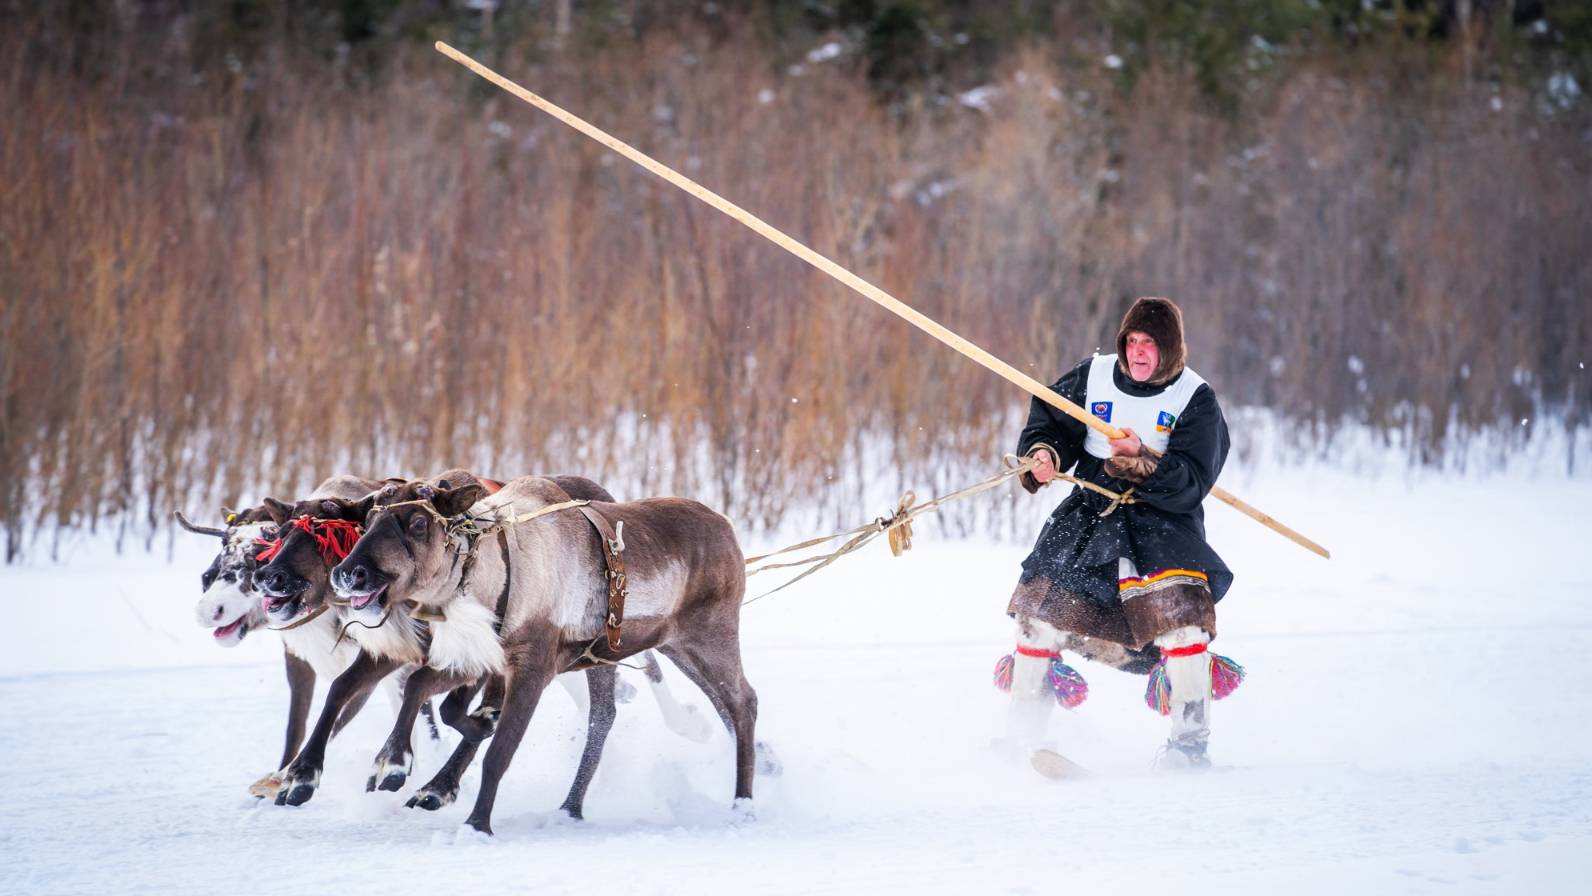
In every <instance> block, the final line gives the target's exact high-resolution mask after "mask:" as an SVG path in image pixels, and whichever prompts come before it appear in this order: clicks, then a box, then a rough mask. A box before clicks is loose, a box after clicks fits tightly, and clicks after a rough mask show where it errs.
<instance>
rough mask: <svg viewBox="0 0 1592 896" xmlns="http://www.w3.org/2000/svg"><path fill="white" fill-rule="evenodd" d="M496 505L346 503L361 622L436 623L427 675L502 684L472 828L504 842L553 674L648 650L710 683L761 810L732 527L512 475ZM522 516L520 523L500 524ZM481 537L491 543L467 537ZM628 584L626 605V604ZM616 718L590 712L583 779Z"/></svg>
mask: <svg viewBox="0 0 1592 896" xmlns="http://www.w3.org/2000/svg"><path fill="white" fill-rule="evenodd" d="M486 497H487V494H486V490H485V489H483V488H481V487H480V486H477V485H467V486H462V487H458V488H452V489H430V488H425V487H416V486H402V487H398V488H389V489H384V490H383V491H382V492H380V493H379V494H378V495H376V496H372V497H370V498H366V499H364V500H362V501H360V502H358V503H357V504H354V505H351V506H350V507H349V508H348V512H347V516H348V517H349V518H354V519H361V520H364V521H365V525H366V528H365V533H364V535H363V536H362V537H361V538H360V540H359V542H358V544H356V545H355V546H354V550H353V552H352V553H350V554H349V556H348V557H347V558H346V559H344V560H343V561H342V562H341V563H339V564H338V565H337V567H336V568H335V569H334V570H333V571H332V581H333V584H334V586H335V587H336V589H337V592H338V594H339V596H340V597H342V598H343V599H346V600H347V601H348V602H349V606H348V614H349V618H350V619H351V620H355V621H362V622H365V623H366V624H369V625H372V626H374V628H372V629H370V630H369V631H372V632H376V631H382V630H383V629H386V630H388V632H387V635H386V637H388V638H391V639H392V640H394V641H404V640H407V639H409V638H411V637H413V635H412V634H411V632H412V631H413V628H412V623H411V620H412V619H414V618H415V617H427V618H430V619H432V620H433V621H432V622H431V623H430V633H431V644H430V650H429V653H428V654H427V663H428V667H429V668H431V669H433V670H436V671H437V672H438V673H439V674H446V675H455V676H458V677H460V678H468V677H470V676H476V675H481V674H482V673H487V674H488V675H497V674H500V675H501V676H502V677H503V679H504V682H505V684H506V694H505V697H504V703H503V708H502V714H501V717H500V718H499V719H498V720H497V723H496V733H495V736H494V737H493V739H492V743H491V746H490V747H489V748H488V750H487V755H486V760H485V763H484V767H483V775H482V781H481V791H480V793H479V795H478V796H477V798H476V803H475V808H474V810H473V811H472V812H471V813H470V817H469V820H468V823H469V824H470V825H471V826H472V827H474V828H476V829H477V830H480V831H484V832H487V833H490V832H491V816H492V806H493V803H494V802H495V800H496V798H497V789H498V784H499V782H500V780H501V779H502V777H503V773H504V771H505V770H507V768H508V765H509V762H510V761H511V760H512V758H513V756H514V752H515V750H516V749H517V748H518V747H519V743H520V740H521V738H522V737H523V736H524V734H525V729H526V726H527V725H528V724H529V723H530V720H531V715H532V713H533V712H534V711H535V709H536V705H537V701H538V700H539V699H540V697H541V694H542V691H543V689H544V688H545V687H546V686H547V684H548V682H550V681H552V679H553V677H554V676H555V675H557V674H558V673H560V672H564V671H567V670H573V669H592V670H604V669H606V670H611V669H612V668H613V667H612V665H611V664H612V663H613V662H616V661H618V660H622V659H624V658H626V657H629V656H632V655H635V654H637V653H640V652H642V651H644V650H648V649H651V648H656V649H657V650H659V651H660V652H662V653H663V654H664V655H665V656H667V657H669V658H670V659H671V660H672V661H674V663H675V665H677V666H679V667H680V669H681V671H683V672H684V673H685V674H686V676H687V677H688V678H690V679H691V680H692V681H693V682H695V683H696V684H697V685H698V686H699V687H701V688H702V690H703V692H704V693H706V694H707V696H708V699H709V700H710V701H711V702H712V704H713V706H714V708H715V709H717V710H718V712H719V713H720V715H721V717H722V718H723V719H724V721H725V724H726V726H727V727H728V728H729V729H730V730H731V732H732V733H733V734H734V736H735V741H736V774H735V798H736V801H737V803H740V801H742V800H750V799H751V797H752V775H753V770H754V762H755V753H756V747H755V741H754V727H755V725H756V719H757V696H756V694H755V693H754V692H753V690H752V687H751V685H750V684H748V683H747V681H746V677H745V676H744V675H743V674H742V670H741V651H740V635H739V633H740V610H741V599H742V596H743V594H744V592H745V589H746V574H745V565H744V560H743V557H742V555H741V549H740V546H739V545H738V544H737V543H736V539H735V532H734V529H733V527H732V526H731V524H730V522H729V520H727V519H725V518H724V517H723V516H720V515H719V514H717V513H715V512H713V511H712V510H710V509H708V508H707V507H705V506H703V505H702V504H699V503H697V502H695V501H690V500H686V499H683V498H653V499H648V500H643V501H633V502H629V503H624V504H615V503H608V502H600V501H595V502H589V503H587V502H573V501H571V498H570V495H569V494H568V493H567V492H566V491H565V490H563V489H561V488H559V486H558V484H557V483H555V482H553V481H550V480H548V479H543V478H539V477H524V478H521V479H516V480H513V481H511V482H509V483H507V484H506V485H505V486H504V487H503V489H502V490H501V491H499V492H498V493H497V494H495V495H493V496H492V497H491V498H490V499H488V500H486V501H482V503H481V504H479V505H477V506H474V507H473V508H472V505H476V502H477V501H480V500H481V499H483V498H486ZM577 504H584V506H583V507H581V506H574V505H577ZM560 505H562V508H560ZM588 510H589V511H591V512H592V516H588V515H587V511H588ZM538 511H543V512H542V513H541V515H539V516H536V517H535V518H534V519H527V518H526V517H528V516H529V515H531V514H535V513H537V512H538ZM509 518H514V519H515V520H516V522H513V523H510V524H507V525H503V526H501V527H497V528H494V523H495V522H499V521H503V520H506V519H509ZM482 526H485V527H487V531H488V533H490V534H488V535H483V536H480V537H477V538H470V537H463V538H461V537H460V535H461V532H463V531H465V530H466V529H467V528H477V527H482ZM616 549H618V550H616ZM615 555H617V557H616V556H615ZM616 566H617V567H618V568H615V567H616ZM615 574H617V575H618V576H619V577H620V578H618V579H617V584H618V585H619V586H620V587H619V588H617V593H618V595H619V596H620V598H621V600H622V604H623V606H622V608H620V607H616V606H615V605H614V603H613V601H614V599H615V589H611V588H610V583H611V582H614V581H616V580H615V579H614V578H613V576H614V575H615ZM627 585H628V587H626V586H627ZM627 592H628V596H626V594H627ZM352 671H353V670H352V669H351V670H350V672H352ZM417 674H418V673H417ZM330 708H331V707H330V706H328V710H330ZM324 718H325V716H324V715H323V719H324ZM611 723H612V720H611V719H607V720H604V719H600V718H598V717H597V715H596V714H595V713H594V714H593V717H592V727H591V730H590V731H589V732H588V749H587V753H586V755H584V756H583V757H582V762H581V770H580V772H579V774H578V775H577V781H579V780H581V779H585V780H589V779H590V776H591V774H592V772H594V771H595V768H596V764H597V761H598V760H599V758H600V757H601V753H602V744H603V741H604V740H605V739H606V736H607V733H608V727H609V726H610V725H611ZM306 771H308V770H307V769H297V768H295V767H292V766H290V767H289V769H288V776H289V779H288V780H285V781H284V786H286V787H291V786H301V785H303V784H308V783H310V779H309V778H308V777H307V776H301V775H302V773H303V772H306ZM566 809H568V805H567V804H566ZM572 814H575V813H572Z"/></svg>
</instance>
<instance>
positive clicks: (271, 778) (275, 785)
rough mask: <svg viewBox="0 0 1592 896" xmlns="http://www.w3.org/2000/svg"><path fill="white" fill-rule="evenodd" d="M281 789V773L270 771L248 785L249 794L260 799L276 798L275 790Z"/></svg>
mask: <svg viewBox="0 0 1592 896" xmlns="http://www.w3.org/2000/svg"><path fill="white" fill-rule="evenodd" d="M281 789H282V775H281V773H280V772H272V773H270V774H269V775H266V776H265V777H263V778H261V779H260V780H258V781H255V782H254V783H253V784H250V785H249V795H250V796H254V797H259V798H260V799H262V800H263V799H266V798H268V797H269V798H272V799H275V798H276V794H277V791H279V790H281Z"/></svg>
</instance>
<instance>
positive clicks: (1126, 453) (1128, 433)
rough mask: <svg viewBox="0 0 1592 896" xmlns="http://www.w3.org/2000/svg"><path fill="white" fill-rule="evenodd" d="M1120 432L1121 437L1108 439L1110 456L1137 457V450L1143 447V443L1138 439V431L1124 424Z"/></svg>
mask: <svg viewBox="0 0 1592 896" xmlns="http://www.w3.org/2000/svg"><path fill="white" fill-rule="evenodd" d="M1122 433H1123V435H1122V438H1120V439H1111V440H1110V442H1111V454H1112V456H1114V457H1138V456H1139V452H1140V451H1141V450H1143V448H1144V443H1142V442H1140V441H1139V436H1138V433H1135V432H1134V431H1133V430H1131V429H1129V428H1127V427H1125V426H1124V427H1123V428H1122Z"/></svg>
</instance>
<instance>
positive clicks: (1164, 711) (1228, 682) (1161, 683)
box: [1144, 653, 1244, 716]
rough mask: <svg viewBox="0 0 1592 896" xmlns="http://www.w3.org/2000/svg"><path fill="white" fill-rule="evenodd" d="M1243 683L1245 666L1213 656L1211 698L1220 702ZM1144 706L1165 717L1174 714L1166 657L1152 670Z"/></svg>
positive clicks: (1218, 655)
mask: <svg viewBox="0 0 1592 896" xmlns="http://www.w3.org/2000/svg"><path fill="white" fill-rule="evenodd" d="M1243 683H1244V667H1243V666H1240V665H1239V664H1238V663H1235V662H1233V661H1232V660H1230V659H1228V658H1227V657H1225V656H1222V655H1220V654H1215V653H1213V654H1211V696H1213V697H1215V698H1216V699H1217V700H1220V699H1222V698H1223V697H1226V696H1227V695H1228V694H1231V693H1232V692H1233V691H1236V690H1238V686H1239V685H1240V684H1243ZM1144 704H1145V705H1146V706H1148V707H1150V708H1151V709H1153V710H1155V711H1156V712H1158V713H1160V714H1161V715H1163V716H1164V715H1170V714H1171V713H1172V682H1171V681H1169V680H1168V679H1167V677H1166V658H1165V657H1163V658H1162V659H1161V661H1160V662H1159V663H1156V664H1155V668H1154V669H1152V670H1150V681H1149V683H1148V684H1146V685H1145V687H1144Z"/></svg>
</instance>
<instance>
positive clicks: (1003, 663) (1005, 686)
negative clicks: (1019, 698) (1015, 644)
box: [995, 653, 1017, 693]
mask: <svg viewBox="0 0 1592 896" xmlns="http://www.w3.org/2000/svg"><path fill="white" fill-rule="evenodd" d="M1015 665H1017V661H1016V660H1015V659H1013V658H1012V655H1011V654H1009V653H1008V654H1006V655H1005V656H1003V657H1001V658H1000V659H998V660H996V661H995V687H997V688H999V689H1001V690H1003V691H1006V692H1007V693H1011V690H1012V667H1013V666H1015Z"/></svg>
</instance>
